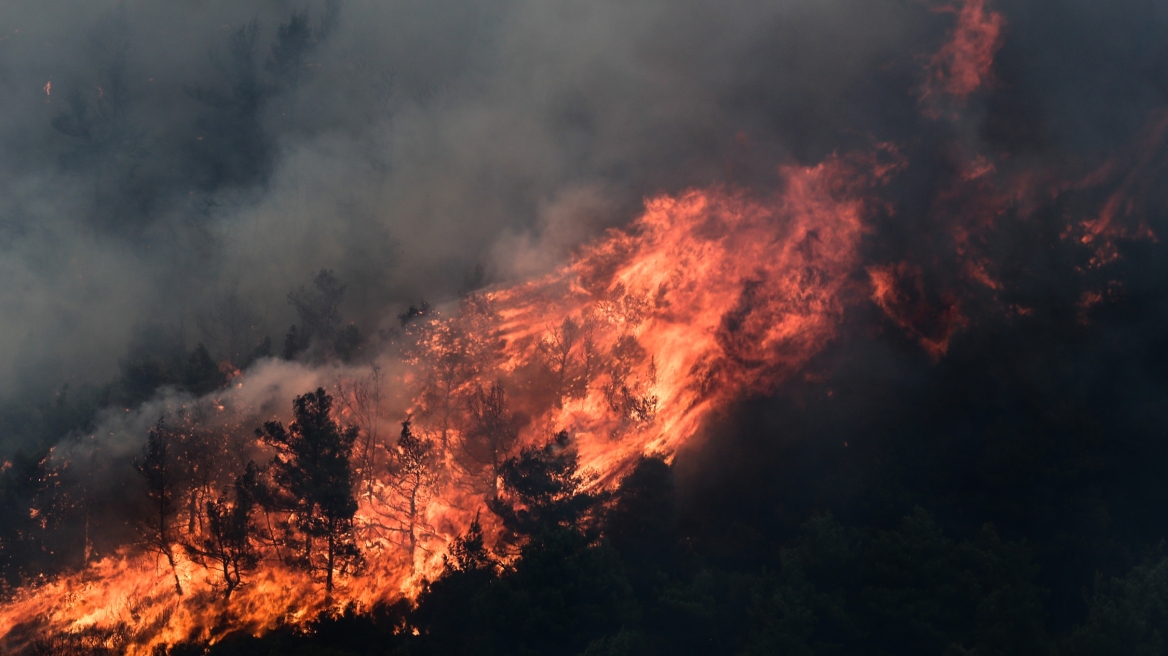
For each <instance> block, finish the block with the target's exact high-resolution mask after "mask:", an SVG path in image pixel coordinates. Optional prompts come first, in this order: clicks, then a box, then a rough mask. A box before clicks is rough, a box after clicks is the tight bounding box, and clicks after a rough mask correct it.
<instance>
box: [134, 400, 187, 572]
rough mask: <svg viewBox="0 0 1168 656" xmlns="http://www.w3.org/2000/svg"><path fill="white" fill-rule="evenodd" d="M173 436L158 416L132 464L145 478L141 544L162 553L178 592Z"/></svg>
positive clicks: (176, 509)
mask: <svg viewBox="0 0 1168 656" xmlns="http://www.w3.org/2000/svg"><path fill="white" fill-rule="evenodd" d="M173 439H174V436H173V434H172V433H171V432H170V431H169V430H167V428H166V426H165V424H164V423H163V420H162V419H159V420H158V423H157V424H155V425H154V428H151V429H150V434H149V436H148V437H147V438H146V446H145V447H143V449H142V457H141V459H138V460H135V462H134V468H135V469H137V470H138V473H139V474H141V475H142V478H144V479H146V494H147V497H148V498H149V500H150V503H149V507H148V510H147V512H146V514H145V516H144V517H143V519H142V522H141V525H140V527H139V529H140V531H141V535H142V542H143V545H144V546H145V547H146V549H147V550H149V551H153V552H155V553H158V554H160V555H162V556H165V557H166V562H168V563H169V564H170V569H171V571H172V572H173V573H174V590H175V592H176V593H178V594H180V595H181V594H182V583H181V582H180V581H179V578H178V566H177V565H176V563H175V559H174V545H175V544H176V543H177V542H178V527H177V519H178V507H177V505H176V504H175V498H176V489H175V487H176V485H175V482H176V477H175V470H174V459H173V458H172V457H171V454H170V445H171V442H172V441H173Z"/></svg>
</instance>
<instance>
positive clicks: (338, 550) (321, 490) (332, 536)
mask: <svg viewBox="0 0 1168 656" xmlns="http://www.w3.org/2000/svg"><path fill="white" fill-rule="evenodd" d="M332 405H333V398H332V397H331V396H329V394H328V393H327V392H325V391H324V388H318V389H317V390H316V391H315V392H309V393H308V394H304V395H303V396H298V397H296V399H295V400H293V402H292V412H293V415H294V416H295V421H293V422H292V423H291V424H290V425H289V426H288V427H287V428H285V427H284V424H282V423H281V422H279V421H268V422H264V425H263V427H262V428H258V429H256V435H257V436H258V437H259V438H260V439H261V440H263V441H264V442H265V443H266V444H268V445H270V446H271V447H273V448H274V449H275V450H276V456H275V457H274V458H273V459H272V462H271V472H272V478H273V480H274V482H275V485H276V489H274V490H270V491H269V493H268V494H266V495H265V502H266V503H267V504H268V505H269V506H270V507H271V508H273V509H274V510H277V511H281V512H285V513H288V515H289V516H290V518H291V523H290V526H289V528H294V529H295V531H297V532H299V534H300V535H299V536H296V535H294V534H290V535H288V536H287V539H288V541H289V542H290V543H292V544H294V545H296V546H297V547H298V549H299V552H300V553H299V555H298V556H296V557H295V558H294V559H293V564H295V565H297V566H299V567H301V568H303V569H305V570H307V571H311V572H324V575H325V590H327V591H328V592H329V593H331V592H332V590H333V575H334V573H335V572H336V571H338V570H340V571H342V572H343V571H344V570H345V569H346V568H348V567H349V566H355V565H356V564H357V563H358V562H359V560H360V557H361V554H360V551H359V550H358V549H357V544H356V542H355V541H354V539H353V515H354V514H356V512H357V499H356V497H355V496H354V495H353V471H352V468H351V466H350V464H349V458H350V457H351V456H352V453H353V445H354V444H355V443H356V441H357V433H358V430H357V428H356V427H355V426H346V427H342V426H341V425H340V424H339V423H337V421H336V420H334V419H333V418H332ZM290 533H291V532H290ZM318 540H319V541H323V542H324V546H323V547H320V546H318V545H319V543H318Z"/></svg>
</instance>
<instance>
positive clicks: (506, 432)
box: [457, 381, 519, 499]
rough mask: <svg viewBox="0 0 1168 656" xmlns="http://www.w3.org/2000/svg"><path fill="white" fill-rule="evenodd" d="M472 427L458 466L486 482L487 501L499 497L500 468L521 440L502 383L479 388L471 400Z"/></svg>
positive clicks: (466, 435) (464, 438)
mask: <svg viewBox="0 0 1168 656" xmlns="http://www.w3.org/2000/svg"><path fill="white" fill-rule="evenodd" d="M468 406H469V414H470V426H469V428H468V430H467V431H466V433H465V434H464V435H463V436H462V440H461V443H460V444H459V453H458V459H457V461H458V464H459V466H460V467H461V468H462V469H463V470H464V471H465V472H467V473H468V474H470V475H471V477H472V479H473V480H478V481H480V482H485V483H486V485H485V486H483V487H484V488H485V489H484V490H483V491H485V492H486V493H487V498H488V499H494V498H496V497H497V496H498V495H499V474H500V467H501V466H502V464H503V461H504V460H505V459H506V457H507V453H508V452H509V451H510V450H511V447H512V446H513V445H514V444H515V440H517V439H518V438H519V429H518V427H517V426H516V424H517V421H516V417H515V416H514V415H512V413H511V412H510V411H509V409H508V407H507V395H506V393H505V392H504V391H503V383H502V382H499V381H495V383H494V384H493V385H491V386H490V387H489V388H487V389H485V390H484V389H483V388H482V387H481V386H478V387H476V388H475V389H474V391H473V392H472V393H471V395H470V399H469V403H468Z"/></svg>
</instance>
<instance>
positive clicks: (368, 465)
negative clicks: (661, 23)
mask: <svg viewBox="0 0 1168 656" xmlns="http://www.w3.org/2000/svg"><path fill="white" fill-rule="evenodd" d="M898 166H899V163H898V162H897V161H896V157H895V153H894V151H892V150H891V149H890V148H887V147H886V148H884V149H882V150H881V151H880V157H875V156H871V157H835V158H832V159H830V160H828V161H826V162H824V163H822V164H819V165H818V166H813V167H784V168H783V169H782V170H781V175H782V178H783V180H784V183H785V189H784V190H783V192H782V193H780V194H779V195H778V196H777V197H776V198H774V199H771V200H756V199H751V198H750V197H748V196H747V195H746V194H745V193H742V192H736V191H730V190H724V189H713V190H701V191H699V190H694V191H689V192H686V193H684V194H682V195H680V196H677V197H660V198H656V199H653V200H651V201H648V203H647V205H646V210H645V212H644V214H643V215H642V216H641V217H640V218H639V219H637V220H636V221H635V222H633V224H631V225H630V226H629V227H628V228H626V229H622V230H612V231H610V232H609V233H608V234H606V235H605V236H604V237H603V238H602V239H600V240H599V241H598V242H596V243H595V244H593V245H591V246H590V247H588V248H586V249H584V251H583V252H582V253H581V254H580V255H579V256H578V257H577V258H576V259H575V261H574V262H573V263H571V264H570V265H568V266H565V267H563V268H562V269H560V270H558V271H556V272H554V273H553V274H551V275H548V276H546V277H545V278H543V279H540V280H536V281H533V282H529V283H526V284H522V285H519V286H516V287H511V288H503V289H497V290H494V291H489V292H487V293H484V294H482V295H479V296H474V297H471V298H468V299H467V300H465V301H464V302H463V307H462V308H461V311H460V312H459V313H458V314H456V315H454V316H452V317H450V318H445V317H442V316H435V315H434V314H433V313H427V314H424V315H423V316H421V317H420V318H419V319H418V320H415V321H414V322H413V323H412V325H411V327H410V331H411V334H412V335H413V337H414V340H415V341H414V342H413V343H414V346H413V347H412V348H411V349H410V350H409V351H408V353H407V357H406V363H407V365H408V366H407V367H406V369H405V372H404V373H403V374H402V375H401V376H400V377H398V378H396V379H395V381H393V382H395V383H396V384H397V385H400V386H401V387H403V388H404V389H407V390H413V396H414V399H413V401H412V402H411V403H410V404H409V405H410V408H409V413H410V415H412V416H414V417H415V422H416V425H417V427H418V430H419V431H422V433H423V434H424V435H427V436H432V437H433V438H434V439H435V440H436V441H441V442H442V443H444V444H445V445H446V449H445V452H444V456H443V457H444V459H445V464H446V470H447V471H450V472H454V471H456V470H457V469H458V462H457V461H458V457H457V455H456V453H455V451H456V449H455V446H454V445H456V444H459V443H461V442H462V441H463V440H465V439H466V433H467V431H468V430H469V429H468V428H467V426H468V424H469V422H471V420H472V419H473V418H472V417H471V414H472V413H471V412H470V411H469V410H467V405H466V399H467V398H469V397H470V396H473V394H475V393H480V394H486V392H483V391H482V390H483V389H484V388H488V387H490V386H491V385H493V384H494V385H499V386H500V387H499V389H501V390H507V399H508V401H507V402H508V403H509V404H510V407H509V410H508V411H509V413H510V415H509V416H510V419H509V420H510V421H513V422H514V425H515V427H516V431H517V433H516V437H517V441H514V442H513V443H512V448H513V449H514V448H515V447H517V445H518V444H522V443H531V442H534V441H538V440H542V439H546V438H547V436H548V435H550V434H551V433H552V432H553V431H560V430H567V431H569V433H570V434H571V435H572V436H573V444H574V445H575V447H576V448H577V449H578V451H579V454H580V458H581V463H582V464H583V465H584V466H585V467H586V468H588V469H590V470H591V471H593V472H595V473H596V474H597V475H598V481H599V483H600V484H603V483H604V482H605V481H608V480H611V479H613V478H614V477H616V476H617V475H619V474H620V473H621V472H622V471H623V470H624V468H625V467H626V466H627V465H629V464H630V463H632V462H633V461H634V460H635V459H636V458H637V457H639V456H640V455H642V454H646V453H661V454H671V453H673V452H674V450H675V449H676V448H677V446H678V445H679V444H680V443H681V442H682V441H684V440H685V439H687V438H689V437H690V436H692V435H693V434H694V433H695V432H696V431H697V429H698V427H699V424H700V423H701V421H702V419H703V418H704V417H705V416H706V415H707V413H708V412H709V411H710V410H711V409H713V408H716V407H718V406H719V405H720V404H722V403H724V402H725V401H727V400H728V399H730V398H732V397H734V396H735V395H738V394H740V393H742V392H743V391H759V390H764V389H766V388H768V387H769V386H771V385H773V384H774V383H776V382H778V381H780V380H781V379H783V378H784V377H787V376H790V375H791V374H793V373H795V372H797V371H798V370H799V369H800V367H801V366H802V365H804V364H805V363H806V362H807V361H808V359H809V358H811V357H812V356H813V355H814V354H815V353H817V352H818V351H819V350H820V349H821V348H822V347H823V346H824V345H825V344H827V343H828V342H829V341H830V340H831V339H832V337H833V336H834V335H835V329H836V325H837V322H838V320H839V318H840V315H841V313H842V311H843V309H844V305H845V301H844V296H845V292H846V291H847V289H848V288H849V284H850V283H849V282H848V281H849V279H850V276H851V274H852V273H854V271H855V270H856V268H857V266H858V264H859V256H858V247H859V244H860V240H861V238H862V236H863V235H864V234H865V231H866V230H867V228H866V218H867V216H868V215H869V213H870V212H871V211H872V207H873V205H872V201H871V200H870V199H869V198H868V195H869V194H870V192H871V190H872V189H873V188H875V187H877V186H878V185H879V184H881V183H882V182H883V181H885V180H886V179H887V177H888V176H890V175H892V174H893V173H894V172H895V171H896V170H897V167H898ZM245 380H246V377H245ZM246 387H247V384H246V382H244V383H243V384H242V385H241V386H239V387H232V388H229V389H228V390H227V391H225V392H224V396H225V397H230V396H231V395H232V394H237V393H239V392H240V391H241V390H242V389H244V388H246ZM360 389H363V390H365V391H366V392H367V391H368V390H369V389H370V388H368V387H365V388H360ZM358 391H359V389H358V388H356V387H353V386H350V387H348V388H346V387H344V386H342V388H341V398H342V400H343V401H346V402H347V404H346V410H345V415H346V420H354V421H357V423H364V425H365V428H366V431H365V432H366V433H369V432H373V433H376V432H377V430H378V427H377V423H378V421H384V420H379V419H377V417H373V418H372V421H369V419H370V418H369V417H365V421H363V422H362V421H360V420H361V419H362V417H361V412H362V408H364V409H365V410H366V411H367V410H368V409H369V407H370V406H369V402H370V397H369V396H368V395H366V396H364V397H360V396H359V395H357V393H358ZM502 394H503V392H500V393H499V395H500V401H502ZM484 398H485V397H484ZM361 399H364V401H365V403H360V402H358V401H360V400H361ZM224 403H226V404H227V405H229V406H230V405H231V403H230V401H229V400H226V401H225V400H223V399H218V400H217V401H216V403H215V404H214V412H215V414H221V413H223V410H222V408H223V406H224ZM374 414H377V413H374ZM380 442H382V444H381V448H382V449H383V450H384V448H385V445H386V444H388V442H389V441H388V440H380ZM373 448H377V445H374V447H373ZM363 469H364V471H363V475H366V474H367V479H368V480H367V487H365V488H364V490H365V493H364V494H362V495H361V497H360V498H361V508H360V510H359V512H358V516H357V521H356V523H357V526H358V527H359V529H358V532H359V534H360V535H359V540H360V543H361V545H360V546H361V547H362V549H363V551H364V552H365V554H366V567H365V569H364V570H363V571H362V572H361V573H360V575H358V576H352V575H346V576H342V577H341V578H340V581H339V583H338V587H337V590H336V593H335V595H333V597H332V598H331V599H325V598H324V597H323V596H322V595H321V593H320V589H319V588H320V585H319V582H318V581H315V580H313V579H312V578H311V577H310V576H308V575H307V574H305V573H303V572H298V571H294V570H292V569H290V568H288V567H286V566H284V565H283V564H281V563H280V562H279V561H278V560H277V559H275V558H269V559H268V560H267V561H266V562H265V563H264V565H263V566H262V567H261V569H260V570H259V572H258V573H256V574H255V575H253V576H252V577H251V578H250V579H249V580H248V582H247V584H246V585H243V586H241V587H240V588H239V590H238V591H237V592H235V593H234V594H233V595H232V596H231V598H230V601H229V602H228V601H225V600H224V599H223V598H222V596H221V595H220V594H218V593H217V592H216V583H215V581H214V576H213V574H212V573H211V572H209V571H208V570H206V569H204V568H202V567H200V566H198V565H196V564H195V563H193V562H191V561H190V560H189V559H187V558H185V557H182V555H181V554H176V563H175V566H174V572H173V573H172V572H171V571H170V569H171V567H170V565H169V564H168V563H167V562H166V559H165V558H159V557H158V555H157V554H153V553H151V554H143V553H141V552H140V551H134V550H126V551H124V552H122V553H119V554H117V555H113V556H109V557H107V558H104V559H102V560H99V561H97V562H94V563H92V564H90V566H88V567H87V568H85V569H84V570H82V571H80V572H78V573H76V574H73V575H70V576H64V577H61V578H59V579H57V580H54V581H51V582H48V583H45V584H44V585H42V586H40V587H37V588H34V589H27V590H22V591H20V592H19V593H18V594H17V596H16V598H15V599H13V600H12V602H10V603H9V604H8V605H7V606H6V607H5V608H4V609H3V611H2V612H0V634H3V635H6V636H7V637H6V642H7V643H8V644H9V645H19V644H22V643H23V642H25V641H26V640H27V639H29V638H31V637H33V636H35V635H38V634H44V633H46V632H47V633H56V632H71V633H78V632H86V631H87V632H90V633H91V634H93V636H95V637H94V639H95V640H97V639H100V640H105V641H107V642H108V643H109V644H110V645H114V643H117V647H118V648H120V649H125V650H126V651H127V652H128V653H149V652H150V649H152V648H153V646H154V645H156V644H162V643H168V642H174V641H177V640H182V639H190V638H213V637H214V636H215V635H218V634H219V633H221V632H222V631H224V630H226V629H231V630H239V629H244V630H252V631H256V632H259V631H262V630H264V629H266V628H270V627H272V626H275V625H277V624H279V623H281V622H295V621H297V620H298V619H300V618H303V617H306V616H309V615H311V614H313V613H315V612H318V611H320V610H323V609H326V608H337V607H340V606H341V605H343V604H346V603H350V602H356V603H360V604H364V605H366V606H368V605H371V604H373V603H374V602H376V601H377V600H378V599H382V598H387V597H393V596H396V595H401V594H407V595H408V594H411V593H412V592H415V591H416V590H415V587H416V585H417V583H418V581H420V580H421V578H422V577H424V576H426V575H433V574H434V573H435V572H436V571H437V570H438V568H439V567H440V566H441V562H442V561H441V555H442V553H443V552H444V549H445V545H446V543H447V542H448V541H449V540H450V539H451V538H452V537H454V536H456V535H457V534H459V533H460V532H461V531H463V530H465V528H466V526H467V525H469V523H470V521H471V520H472V519H473V517H474V516H475V514H476V513H478V512H479V510H480V509H481V508H482V505H483V498H484V497H485V496H489V494H490V493H491V492H490V491H489V490H484V489H482V488H478V489H476V488H473V487H472V488H469V489H468V488H467V487H466V486H464V485H460V484H458V482H457V480H456V479H457V476H456V475H455V474H454V473H451V474H449V475H447V477H446V480H445V482H444V483H441V484H438V485H437V486H436V487H435V488H434V490H435V491H434V493H433V494H432V495H430V496H429V497H427V498H426V499H425V500H424V501H425V503H424V508H423V510H422V511H421V513H420V514H419V516H418V517H417V519H416V524H417V528H416V530H415V527H414V526H413V525H411V526H410V528H409V533H408V535H409V536H410V537H411V538H412V543H413V545H412V547H411V548H410V550H409V551H412V552H413V557H412V558H410V557H408V556H406V555H405V554H406V553H407V552H406V551H405V547H404V546H403V544H404V542H405V538H403V535H404V534H403V533H402V528H401V527H400V526H398V525H391V524H390V523H387V517H388V511H387V506H386V505H385V499H386V498H387V495H388V493H389V491H390V484H391V482H390V481H389V480H387V479H386V478H385V477H384V476H383V475H382V472H379V471H378V466H377V464H376V459H374V460H371V461H365V463H364V468H363ZM172 574H173V577H172V576H171V575H172ZM175 583H179V584H180V588H182V589H184V590H186V591H187V592H186V594H185V595H183V596H178V595H176V594H175ZM34 618H35V619H34ZM30 620H31V621H30Z"/></svg>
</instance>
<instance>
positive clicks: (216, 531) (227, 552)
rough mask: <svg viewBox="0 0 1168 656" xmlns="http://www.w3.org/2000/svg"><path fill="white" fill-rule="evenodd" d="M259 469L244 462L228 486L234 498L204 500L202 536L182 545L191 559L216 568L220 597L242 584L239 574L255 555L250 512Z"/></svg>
mask: <svg viewBox="0 0 1168 656" xmlns="http://www.w3.org/2000/svg"><path fill="white" fill-rule="evenodd" d="M258 477H259V469H258V468H257V467H256V465H255V463H254V462H249V463H247V469H246V470H244V473H243V474H241V475H240V476H239V477H237V478H236V479H235V484H234V485H233V486H232V487H233V490H234V496H235V498H234V500H233V501H228V500H227V499H226V498H223V497H220V498H219V499H217V500H215V501H208V502H207V531H206V534H205V535H204V536H203V537H202V539H200V540H197V541H195V542H193V543H190V544H186V545H184V547H185V548H186V551H187V553H189V554H190V555H191V559H192V560H194V561H195V562H197V563H199V564H200V565H202V566H204V567H207V568H214V569H217V570H218V571H219V572H220V574H221V575H222V577H223V597H224V599H231V593H232V592H234V591H235V589H236V588H238V587H239V586H240V584H242V583H243V574H244V573H245V572H247V571H250V570H252V569H255V567H256V565H257V564H258V562H259V554H258V553H257V551H256V549H255V547H254V545H253V544H252V535H253V534H254V533H255V526H254V525H253V524H252V512H253V510H254V509H255V505H256V488H257V485H258Z"/></svg>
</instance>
